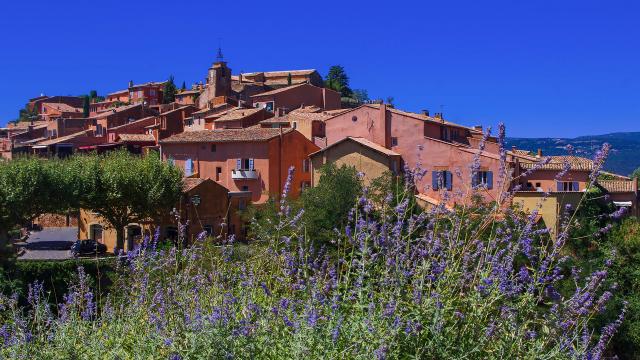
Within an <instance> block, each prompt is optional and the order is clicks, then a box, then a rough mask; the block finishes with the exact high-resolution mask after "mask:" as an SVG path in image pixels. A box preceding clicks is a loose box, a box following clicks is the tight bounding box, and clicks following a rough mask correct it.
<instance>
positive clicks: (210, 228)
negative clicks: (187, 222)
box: [202, 225, 213, 236]
mask: <svg viewBox="0 0 640 360" xmlns="http://www.w3.org/2000/svg"><path fill="white" fill-rule="evenodd" d="M202 230H203V231H204V232H206V233H207V236H211V235H212V234H213V226H211V225H205V226H203V227H202Z"/></svg>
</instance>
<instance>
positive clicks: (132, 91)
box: [128, 81, 165, 105]
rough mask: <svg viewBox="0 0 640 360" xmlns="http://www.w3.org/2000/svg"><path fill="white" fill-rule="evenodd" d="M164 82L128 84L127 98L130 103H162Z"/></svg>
mask: <svg viewBox="0 0 640 360" xmlns="http://www.w3.org/2000/svg"><path fill="white" fill-rule="evenodd" d="M164 84H165V82H164V81H162V82H148V83H144V84H137V85H134V84H129V89H128V90H129V99H128V102H129V103H131V104H136V103H142V102H146V103H147V105H158V104H162V99H163V93H162V90H163V88H164Z"/></svg>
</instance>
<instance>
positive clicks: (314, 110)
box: [291, 105, 322, 113]
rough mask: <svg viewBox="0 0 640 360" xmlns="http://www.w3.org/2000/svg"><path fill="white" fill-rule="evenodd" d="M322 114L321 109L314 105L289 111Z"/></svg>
mask: <svg viewBox="0 0 640 360" xmlns="http://www.w3.org/2000/svg"><path fill="white" fill-rule="evenodd" d="M317 112H322V108H321V107H319V106H315V105H310V106H305V107H301V108H298V109H295V110H293V111H291V113H317Z"/></svg>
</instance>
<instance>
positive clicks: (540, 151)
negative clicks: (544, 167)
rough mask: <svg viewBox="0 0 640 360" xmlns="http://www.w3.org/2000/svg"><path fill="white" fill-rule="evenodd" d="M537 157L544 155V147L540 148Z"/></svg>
mask: <svg viewBox="0 0 640 360" xmlns="http://www.w3.org/2000/svg"><path fill="white" fill-rule="evenodd" d="M536 156H537V157H542V149H540V148H538V155H536Z"/></svg>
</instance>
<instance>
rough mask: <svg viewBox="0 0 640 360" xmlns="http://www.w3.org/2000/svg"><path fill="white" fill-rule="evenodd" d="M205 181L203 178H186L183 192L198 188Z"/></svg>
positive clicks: (183, 183)
mask: <svg viewBox="0 0 640 360" xmlns="http://www.w3.org/2000/svg"><path fill="white" fill-rule="evenodd" d="M204 181H205V180H204V179H202V178H184V179H182V185H183V186H182V191H184V192H189V191H191V190H193V189H195V188H196V187H198V185H200V184H202V183H203V182H204Z"/></svg>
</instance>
